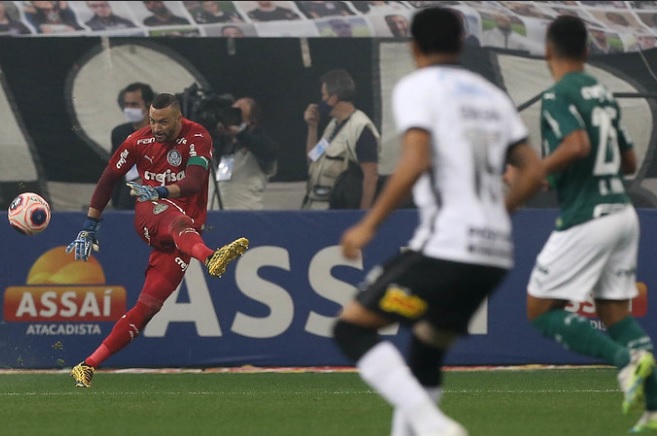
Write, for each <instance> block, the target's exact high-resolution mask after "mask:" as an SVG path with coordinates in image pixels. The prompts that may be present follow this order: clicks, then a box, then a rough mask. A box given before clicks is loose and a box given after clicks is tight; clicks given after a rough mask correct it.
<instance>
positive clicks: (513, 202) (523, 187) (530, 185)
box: [505, 141, 545, 212]
mask: <svg viewBox="0 0 657 436" xmlns="http://www.w3.org/2000/svg"><path fill="white" fill-rule="evenodd" d="M507 161H508V162H509V164H510V165H511V166H512V167H513V171H514V175H513V177H512V178H511V181H510V183H509V189H508V190H507V192H506V197H505V203H506V209H507V210H508V211H509V212H513V211H514V210H516V209H517V208H519V207H520V206H521V205H522V204H524V203H525V202H526V201H527V200H528V199H529V198H530V197H531V196H532V195H534V194H535V193H536V191H538V189H539V188H540V187H541V185H542V183H543V179H544V178H545V173H544V170H543V166H542V165H541V159H540V158H539V157H538V154H537V153H536V151H534V149H533V148H532V147H531V145H529V143H528V142H526V141H523V142H520V143H517V144H515V145H512V146H511V147H510V148H509V151H508V158H507Z"/></svg>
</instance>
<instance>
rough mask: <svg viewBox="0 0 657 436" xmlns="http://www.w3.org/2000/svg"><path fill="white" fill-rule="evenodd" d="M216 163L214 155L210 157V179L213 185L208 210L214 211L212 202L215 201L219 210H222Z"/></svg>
mask: <svg viewBox="0 0 657 436" xmlns="http://www.w3.org/2000/svg"><path fill="white" fill-rule="evenodd" d="M217 165H218V163H217V161H216V160H215V157H214V155H213V156H212V162H210V177H211V178H212V183H213V185H214V195H212V200H211V201H210V207H209V208H208V209H209V210H213V209H214V202H215V200H216V201H217V205H218V207H219V210H223V209H224V205H223V203H222V202H221V192H219V183H217Z"/></svg>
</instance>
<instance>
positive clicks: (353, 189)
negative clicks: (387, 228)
mask: <svg viewBox="0 0 657 436" xmlns="http://www.w3.org/2000/svg"><path fill="white" fill-rule="evenodd" d="M320 84H321V96H322V99H321V101H320V102H319V103H318V104H316V103H312V104H310V105H308V107H307V108H306V111H305V112H304V121H305V122H306V124H307V125H308V136H307V139H306V152H307V154H308V165H309V168H308V183H307V187H306V195H305V198H304V200H303V204H302V209H320V210H321V209H329V208H331V209H368V208H370V207H371V206H372V203H373V201H374V198H375V195H376V191H377V182H378V178H379V176H378V162H379V155H380V153H381V135H380V134H379V131H378V130H377V128H376V127H375V125H374V123H373V122H372V120H371V119H370V118H369V117H368V116H367V115H366V114H365V113H364V112H363V111H361V110H359V109H357V108H356V106H355V105H354V98H355V94H356V84H355V82H354V80H353V78H352V77H351V75H350V74H349V73H348V72H347V71H345V70H332V71H329V72H327V73H325V74H324V75H322V77H321V78H320ZM320 117H330V121H329V122H328V124H327V125H326V128H325V129H324V131H323V133H322V135H321V137H320V136H319V133H318V124H319V121H320ZM347 174H349V178H346V177H344V176H345V175H347ZM352 174H353V177H352V176H351V175H352ZM341 175H343V177H340V176H341ZM340 180H344V181H345V183H346V186H343V185H344V184H343V183H341V182H340ZM336 182H337V184H336ZM350 184H351V185H350ZM338 186H339V187H340V189H339V190H340V192H341V194H343V195H341V196H340V197H339V198H337V192H338Z"/></svg>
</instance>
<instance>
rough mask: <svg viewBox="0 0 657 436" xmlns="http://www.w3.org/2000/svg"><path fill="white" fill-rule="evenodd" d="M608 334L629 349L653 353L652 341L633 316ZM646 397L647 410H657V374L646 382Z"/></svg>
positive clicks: (609, 329)
mask: <svg viewBox="0 0 657 436" xmlns="http://www.w3.org/2000/svg"><path fill="white" fill-rule="evenodd" d="M607 332H609V336H610V337H611V338H612V339H613V340H614V341H616V342H618V343H619V344H621V345H624V346H626V347H627V348H636V349H642V350H648V351H650V352H652V351H653V344H652V340H650V337H649V336H648V335H647V334H646V332H645V331H644V330H643V328H642V327H641V326H640V325H639V323H638V322H636V319H635V318H634V317H633V316H631V315H630V316H627V317H625V318H623V319H622V320H621V321H619V322H617V323H616V324H614V325H612V326H610V327H608V328H607ZM645 396H646V409H647V410H650V411H655V410H657V374H655V372H653V373H652V374H651V375H650V377H648V379H647V380H646V385H645Z"/></svg>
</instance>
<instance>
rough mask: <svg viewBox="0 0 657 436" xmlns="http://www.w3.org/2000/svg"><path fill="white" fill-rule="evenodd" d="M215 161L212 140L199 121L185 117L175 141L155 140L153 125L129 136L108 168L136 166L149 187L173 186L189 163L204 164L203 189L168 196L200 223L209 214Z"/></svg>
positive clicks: (123, 170)
mask: <svg viewBox="0 0 657 436" xmlns="http://www.w3.org/2000/svg"><path fill="white" fill-rule="evenodd" d="M210 162H212V139H211V137H210V134H209V133H208V131H207V130H206V129H205V127H203V126H201V125H200V124H198V123H195V122H193V121H190V120H188V119H186V118H183V119H182V129H181V130H180V134H179V135H178V138H176V140H175V141H172V142H167V143H158V142H155V137H154V136H153V133H152V131H151V128H150V126H146V127H144V128H142V129H139V130H137V131H136V132H134V133H133V134H132V135H130V136H128V137H127V138H126V140H125V141H124V142H123V144H121V146H120V147H119V148H118V150H116V152H115V153H114V155H113V156H112V158H111V159H110V161H109V164H108V167H109V168H111V169H112V171H114V172H115V173H117V174H120V175H124V174H125V173H127V172H128V170H129V169H130V168H132V166H133V165H137V171H138V172H139V176H140V177H141V179H142V184H144V185H148V186H153V187H155V186H165V185H172V184H174V183H176V182H179V181H181V180H182V179H184V178H185V170H186V168H187V166H188V165H202V166H204V168H205V169H206V175H205V177H204V179H203V185H202V186H201V189H200V190H199V191H198V192H197V193H196V194H194V195H190V196H188V197H179V198H171V199H168V200H169V201H171V202H172V203H175V204H176V205H178V206H180V208H181V209H182V210H183V211H185V213H186V214H187V215H188V216H189V217H191V218H192V219H194V221H195V222H196V223H197V224H198V225H202V224H204V223H205V219H206V217H207V203H208V182H209V179H208V177H209V165H210Z"/></svg>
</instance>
